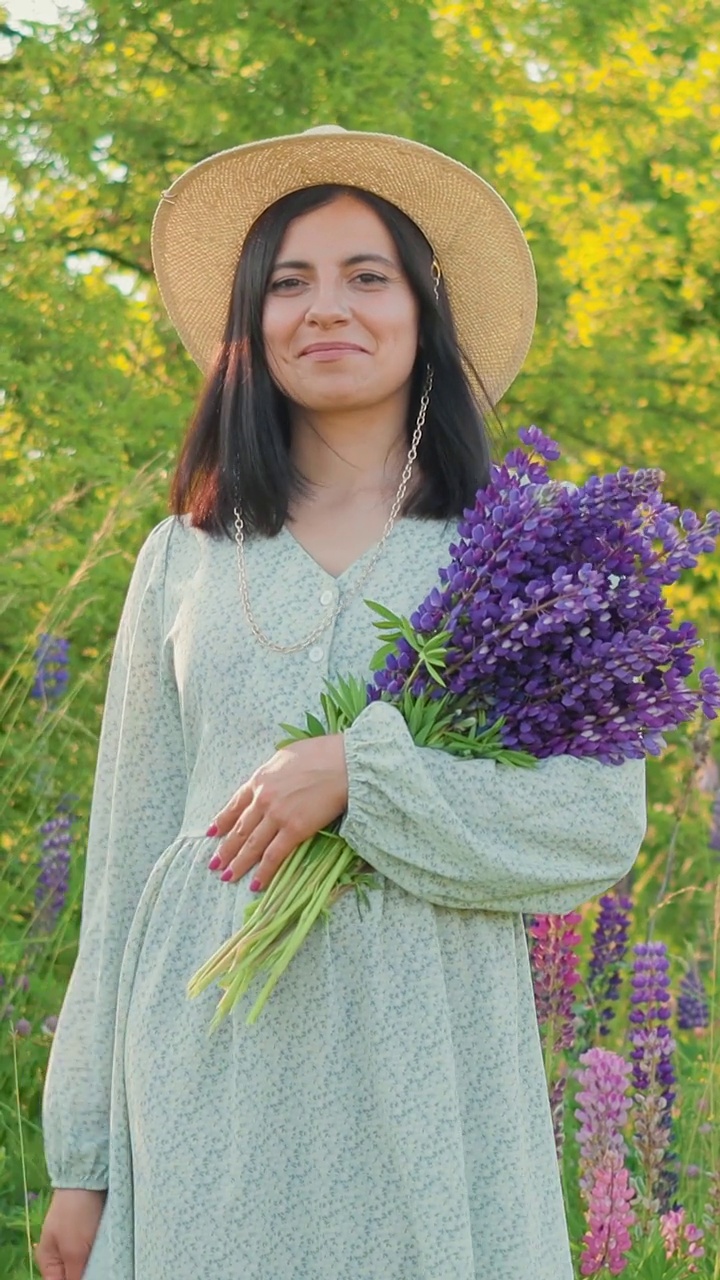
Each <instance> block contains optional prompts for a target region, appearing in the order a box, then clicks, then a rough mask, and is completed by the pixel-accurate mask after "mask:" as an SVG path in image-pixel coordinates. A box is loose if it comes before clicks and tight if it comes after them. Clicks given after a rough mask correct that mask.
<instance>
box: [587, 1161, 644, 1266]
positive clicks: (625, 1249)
mask: <svg viewBox="0 0 720 1280" xmlns="http://www.w3.org/2000/svg"><path fill="white" fill-rule="evenodd" d="M634 1194H635V1193H634V1191H633V1189H632V1187H631V1186H630V1184H629V1178H628V1171H627V1169H626V1168H625V1166H624V1164H623V1162H622V1156H620V1155H618V1153H617V1151H610V1152H608V1154H607V1155H606V1157H605V1160H604V1162H603V1163H602V1164H601V1165H597V1166H596V1167H595V1169H594V1170H593V1181H592V1186H591V1188H590V1196H589V1203H588V1230H587V1231H586V1232H585V1235H584V1236H583V1253H582V1257H581V1259H580V1274H581V1275H583V1276H594V1275H597V1273H598V1272H599V1271H603V1270H604V1269H607V1270H608V1271H609V1272H610V1275H613V1276H619V1275H620V1273H621V1271H624V1270H625V1268H626V1266H627V1257H626V1256H625V1255H626V1254H627V1253H629V1251H630V1248H631V1246H632V1241H631V1239H630V1232H629V1230H628V1228H629V1227H631V1226H632V1224H633V1223H634V1222H635V1214H634V1213H633V1210H632V1209H631V1208H630V1201H631V1200H632V1198H633V1196H634Z"/></svg>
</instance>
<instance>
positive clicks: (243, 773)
mask: <svg viewBox="0 0 720 1280" xmlns="http://www.w3.org/2000/svg"><path fill="white" fill-rule="evenodd" d="M454 530H455V525H454V524H453V523H452V522H445V521H443V520H439V519H432V520H423V519H420V518H417V517H405V518H402V519H400V520H399V521H398V522H397V523H396V525H395V528H394V529H393V531H392V533H391V535H390V537H389V538H388V541H387V543H386V546H385V548H384V550H383V553H382V555H381V557H380V559H379V561H378V563H377V564H376V565H375V567H374V569H373V571H372V574H371V576H370V578H369V579H368V581H367V583H366V584H365V585H364V587H363V588H362V590H361V591H360V592H359V593H358V594H357V595H355V597H354V598H353V599H352V600H351V601H350V602H349V603H348V606H347V608H346V609H344V610H343V611H342V612H341V613H340V615H339V617H338V618H337V619H336V620H335V622H334V623H333V624H332V626H331V627H330V628H329V629H328V630H327V631H326V632H325V633H324V634H323V635H322V636H321V637H320V639H319V640H318V641H317V643H315V644H313V645H311V646H310V647H309V648H307V649H304V650H301V651H300V652H297V653H294V654H278V653H275V652H272V651H269V650H268V649H266V648H265V647H264V646H260V645H259V644H258V643H257V642H256V641H255V640H254V639H253V637H252V635H251V633H250V630H249V628H248V625H247V622H246V620H245V618H244V615H243V610H242V605H241V600H240V594H239V587H238V578H237V560H236V548H235V546H234V544H233V543H232V542H230V541H229V540H228V539H226V538H212V537H210V535H208V534H207V533H204V532H202V531H201V530H198V529H194V528H193V527H192V526H191V524H190V519H189V516H187V515H185V516H182V517H175V516H168V517H167V518H166V519H164V520H162V521H161V523H160V524H158V525H157V526H156V527H155V528H154V529H153V530H152V531H151V533H150V534H149V535H148V537H147V538H146V540H145V542H144V543H143V545H142V546H141V548H140V551H139V554H138V556H137V559H136V562H135V566H134V570H133V573H132V577H131V581H130V584H129V588H128V591H127V595H126V598H125V603H124V607H123V612H122V617H121V620H120V625H119V629H118V633H117V638H116V641H115V647H114V650H113V656H112V662H111V667H110V674H109V681H108V687H107V697H106V702H105V709H104V714H103V722H102V730H101V736H100V744H99V752H98V760H97V770H96V776H95V785H94V792H93V798H92V807H91V815H90V824H89V835H88V846H87V857H86V864H85V881H84V890H83V905H82V921H81V934H80V944H79V950H78V955H77V959H76V962H75V967H74V970H73V973H72V977H71V980H70V983H69V986H68V989H67V992H66V995H65V999H64V1002H63V1006H62V1010H61V1013H60V1017H59V1022H58V1026H57V1031H56V1034H55V1037H54V1041H53V1045H52V1048H51V1053H50V1059H49V1064H48V1070H47V1076H46V1081H45V1091H44V1096H43V1131H44V1140H45V1152H46V1160H47V1166H48V1171H49V1176H50V1181H51V1183H52V1185H53V1186H54V1187H88V1188H107V1190H108V1195H107V1200H106V1203H105V1208H104V1211H103V1216H102V1219H101V1222H100V1227H99V1230H98V1233H97V1236H96V1238H95V1243H94V1246H93V1249H92V1252H91V1255H90V1258H89V1261H88V1265H87V1268H86V1271H85V1280H572V1274H573V1268H572V1265H571V1257H570V1248H569V1241H568V1231H567V1225H566V1220H565V1214H564V1207H563V1198H562V1189H561V1184H560V1178H559V1173H558V1168H557V1160H556V1155H555V1145H554V1139H553V1130H552V1122H551V1115H550V1107H549V1101H548V1096H547V1088H546V1083H545V1076H544V1069H543V1060H542V1054H541V1044H540V1037H539V1031H538V1025H537V1019H536V1015H535V1009H534V1001H533V990H532V978H531V971H530V966H529V959H528V949H527V944H526V938H525V932H524V928H523V920H522V913H526V914H533V913H543V912H567V911H570V910H571V909H573V908H575V907H577V906H578V905H579V904H581V903H583V902H585V901H586V900H587V899H589V898H591V897H593V896H595V895H597V894H600V893H602V892H604V891H605V890H606V889H608V888H609V887H610V886H612V885H614V884H615V883H616V882H617V881H618V880H619V879H620V878H621V877H622V876H623V875H624V874H625V873H626V872H627V871H628V870H629V869H630V867H631V866H632V864H633V862H634V860H635V858H636V856H637V853H638V850H639V847H640V844H641V841H642V839H643V835H644V832H645V823H646V811H645V773H644V762H643V761H638V760H631V761H627V762H626V763H624V764H623V765H619V766H609V765H603V764H600V763H599V762H596V761H590V760H578V759H575V758H572V757H569V756H559V757H554V758H552V759H550V760H545V761H542V762H541V764H540V765H539V766H538V767H537V768H536V769H533V770H523V769H514V768H513V767H511V766H499V765H496V764H495V763H493V762H491V761H485V760H459V759H457V758H454V757H452V756H449V755H447V754H443V753H442V752H439V751H435V750H432V749H429V748H420V747H417V746H416V745H415V744H414V742H413V740H412V738H411V737H410V734H409V732H408V730H407V727H406V726H405V723H404V721H403V719H402V717H401V716H400V714H399V712H398V711H397V710H396V709H395V708H393V707H391V706H389V705H388V704H386V703H381V702H376V703H373V704H371V705H370V706H369V707H368V708H367V709H366V710H365V711H364V712H363V713H362V714H361V715H360V717H359V718H358V719H357V721H356V722H355V723H354V724H353V725H352V726H351V727H350V728H349V729H348V730H347V731H346V734H345V746H346V756H347V767H348V778H349V797H348V805H347V810H346V813H345V816H344V819H343V825H342V833H343V834H344V835H345V836H346V838H347V840H348V841H349V843H350V844H351V845H352V846H353V847H354V848H355V849H356V850H357V852H358V853H359V854H360V855H361V856H362V857H363V858H364V859H365V860H366V861H367V862H368V863H370V864H371V865H372V866H373V867H374V868H375V869H376V870H377V871H378V872H379V873H380V875H379V880H380V884H381V887H380V888H377V889H373V890H370V891H369V906H367V907H366V906H363V907H362V908H361V909H360V910H359V909H358V903H357V900H356V897H355V895H354V894H352V893H350V894H345V895H343V897H342V898H341V899H340V900H339V901H338V902H337V903H336V904H335V906H334V907H333V908H332V910H331V913H330V916H329V918H328V919H327V920H320V921H318V922H317V923H316V924H315V926H314V927H313V929H312V931H311V933H310V934H309V936H308V938H307V939H306V941H305V942H304V944H303V947H302V948H301V950H300V952H298V954H297V955H296V956H295V958H294V959H293V961H292V963H291V966H290V967H289V969H288V970H287V971H286V973H285V974H284V975H283V977H282V979H281V980H280V982H279V984H278V986H277V987H276V988H275V991H274V992H273V994H272V996H271V997H270V999H269V1001H268V1003H267V1004H266V1006H265V1008H264V1010H263V1012H262V1013H261V1015H260V1017H259V1019H258V1021H257V1022H256V1023H255V1024H254V1025H253V1026H251V1027H248V1026H246V1025H245V1018H246V1016H247V1013H248V1011H249V1009H250V1008H251V1007H252V1004H253V1003H254V1001H255V999H256V998H257V995H258V994H259V991H260V990H261V986H262V982H263V980H262V978H260V979H258V980H257V983H256V985H255V986H254V987H253V988H251V989H250V991H249V992H248V994H247V995H246V996H245V997H244V998H243V999H242V1001H241V1002H240V1004H239V1005H238V1006H236V1008H235V1009H234V1010H233V1013H232V1014H231V1016H230V1017H228V1018H227V1019H226V1020H225V1021H224V1022H223V1023H222V1024H221V1026H220V1027H219V1028H218V1030H217V1031H216V1032H215V1033H214V1034H213V1035H212V1036H209V1035H208V1026H209V1022H210V1019H211V1017H212V1014H213V1012H214V1009H215V1006H216V1003H217V1000H218V998H219V996H220V994H221V992H220V990H219V988H217V987H216V986H212V987H210V988H208V989H207V990H206V991H205V992H203V994H202V995H201V996H200V997H197V998H196V999H193V1000H190V999H188V997H187V995H186V986H187V982H188V980H189V978H190V977H191V976H192V974H193V973H194V972H195V971H196V970H197V969H198V968H199V966H200V965H201V964H202V963H203V962H204V961H205V960H206V959H207V958H208V957H209V956H210V955H211V954H212V952H214V951H215V950H216V948H217V947H218V946H220V944H221V943H222V942H223V941H224V940H225V939H226V938H227V937H228V936H229V935H230V934H231V933H233V932H234V931H235V930H237V929H239V928H240V927H241V925H242V923H243V913H244V909H245V907H246V905H247V904H248V902H250V901H252V900H254V895H252V894H251V893H250V889H249V882H250V880H251V879H252V872H249V873H248V874H247V875H245V876H243V877H242V879H241V880H239V881H237V882H236V883H222V882H221V881H220V880H219V878H218V876H217V875H216V874H213V873H211V872H210V871H208V869H207V863H208V861H209V859H210V857H211V855H212V853H213V851H214V849H215V848H216V846H217V840H215V839H212V838H208V837H206V835H205V831H206V828H207V827H208V825H209V823H210V822H211V820H212V819H213V817H214V815H215V814H216V813H217V812H218V811H219V810H220V809H221V808H222V807H224V806H225V804H226V803H227V802H228V800H229V799H230V797H231V796H232V794H233V793H234V792H235V790H236V789H237V788H238V786H239V785H240V783H241V782H243V781H244V780H246V779H247V778H248V777H249V775H250V774H251V773H252V772H253V771H254V770H255V769H256V768H257V767H258V766H259V765H260V764H262V763H263V762H264V761H265V760H267V759H268V758H269V757H270V756H271V755H272V754H273V752H274V750H275V744H276V742H278V741H279V740H280V738H282V737H283V736H284V733H283V731H282V730H281V729H280V724H281V722H283V721H284V722H286V723H295V724H299V723H304V714H305V712H306V711H307V710H312V711H316V712H317V711H318V710H319V708H320V703H319V696H320V694H321V693H322V692H323V690H324V687H325V686H324V680H325V679H326V678H327V679H332V678H333V677H335V676H336V675H347V674H350V673H354V674H356V675H358V676H362V677H365V678H369V675H370V670H369V662H370V659H371V657H372V654H373V653H374V651H375V649H376V648H377V647H378V644H379V635H378V632H377V630H376V629H375V628H374V626H373V619H374V617H375V616H376V615H374V614H373V613H372V612H371V611H370V610H369V609H368V608H367V606H366V605H365V604H364V602H363V597H366V598H369V599H373V600H380V601H382V602H383V603H384V604H385V605H387V606H388V607H389V608H391V609H393V610H394V611H396V612H399V613H403V614H405V615H406V616H409V614H410V613H411V612H413V610H414V609H415V607H416V606H417V604H418V603H419V602H420V600H421V599H422V598H423V597H424V596H425V595H426V594H427V592H428V591H429V590H430V588H431V587H432V586H433V584H434V583H435V582H436V581H437V569H438V567H439V566H440V565H441V564H444V563H445V562H446V560H447V559H448V558H449V557H448V556H447V548H448V546H449V544H450V542H451V541H452V539H453V533H454ZM371 554H372V549H370V550H368V552H367V553H366V555H365V556H361V557H360V558H359V559H358V560H357V561H355V562H354V564H352V565H350V567H349V568H348V569H347V570H346V571H345V572H344V573H341V574H340V575H339V576H338V577H334V576H331V575H330V574H328V573H327V572H326V571H325V570H324V569H322V568H321V567H320V566H319V565H318V564H317V562H316V561H315V560H314V559H313V558H312V556H311V555H310V554H309V553H308V552H307V551H306V550H305V549H304V548H303V547H302V546H301V544H300V543H299V542H298V541H297V540H296V539H295V537H294V535H292V534H291V533H290V531H289V529H288V528H287V526H286V527H284V528H283V530H282V531H281V533H280V534H278V535H277V537H274V538H267V537H260V536H258V537H256V538H252V539H249V540H248V544H247V572H248V581H249V589H250V598H251V603H252V607H253V612H254V614H255V616H256V618H257V619H258V622H259V625H260V626H261V627H262V629H263V630H264V631H265V632H266V633H268V634H269V635H271V636H272V638H273V639H275V640H277V641H278V642H280V643H281V644H292V643H293V642H296V641H298V640H300V639H302V638H303V637H304V636H305V635H307V634H308V633H309V632H310V631H311V630H312V629H313V628H314V627H315V626H316V625H317V623H318V622H319V621H320V620H321V619H322V617H323V616H324V615H325V614H326V613H327V612H328V611H331V610H332V608H333V607H334V605H335V604H336V603H337V602H339V600H340V599H341V598H344V597H345V596H346V595H347V594H349V593H350V591H351V589H352V586H353V584H354V583H355V582H356V580H357V577H358V576H359V575H360V574H361V573H362V569H363V567H364V566H365V564H366V562H367V558H368V557H369V556H370V555H371Z"/></svg>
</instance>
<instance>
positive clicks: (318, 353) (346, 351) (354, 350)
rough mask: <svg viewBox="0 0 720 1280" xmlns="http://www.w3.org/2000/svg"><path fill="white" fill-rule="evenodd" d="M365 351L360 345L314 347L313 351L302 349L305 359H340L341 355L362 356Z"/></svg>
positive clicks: (365, 353)
mask: <svg viewBox="0 0 720 1280" xmlns="http://www.w3.org/2000/svg"><path fill="white" fill-rule="evenodd" d="M364 355H367V352H365V351H362V350H361V349H360V347H316V348H315V350H314V351H304V352H303V357H304V358H305V359H307V360H323V361H324V360H340V359H342V357H343V356H364Z"/></svg>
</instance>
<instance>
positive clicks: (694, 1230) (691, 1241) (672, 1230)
mask: <svg viewBox="0 0 720 1280" xmlns="http://www.w3.org/2000/svg"><path fill="white" fill-rule="evenodd" d="M660 1234H661V1236H662V1238H663V1244H664V1246H665V1257H666V1258H688V1259H690V1260H691V1261H690V1264H689V1266H688V1268H687V1270H688V1274H690V1273H691V1272H693V1273H694V1272H697V1267H696V1266H695V1264H694V1262H693V1261H692V1259H693V1258H704V1257H705V1250H704V1248H703V1246H702V1245H701V1244H699V1243H698V1242H699V1241H700V1240H702V1238H703V1236H704V1235H705V1232H704V1231H703V1229H702V1227H697V1226H696V1225H695V1223H694V1222H686V1221H685V1210H684V1209H669V1210H668V1212H667V1213H663V1214H661V1216H660ZM684 1245H687V1248H684V1247H683V1246H684Z"/></svg>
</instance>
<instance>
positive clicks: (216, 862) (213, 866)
mask: <svg viewBox="0 0 720 1280" xmlns="http://www.w3.org/2000/svg"><path fill="white" fill-rule="evenodd" d="M221 862H222V858H221V857H220V854H219V853H216V854H215V856H214V857H213V858H211V859H210V861H209V862H208V871H217V869H218V867H219V866H220V863H221Z"/></svg>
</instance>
